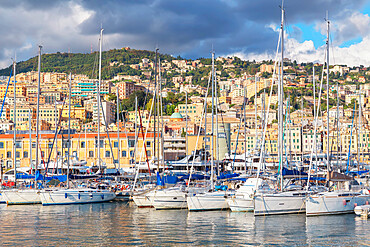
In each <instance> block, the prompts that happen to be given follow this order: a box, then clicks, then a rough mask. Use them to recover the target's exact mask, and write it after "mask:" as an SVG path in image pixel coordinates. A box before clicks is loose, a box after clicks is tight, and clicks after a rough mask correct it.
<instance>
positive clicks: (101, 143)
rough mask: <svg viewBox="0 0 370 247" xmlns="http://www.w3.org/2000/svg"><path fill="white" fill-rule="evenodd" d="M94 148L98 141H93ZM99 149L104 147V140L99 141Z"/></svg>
mask: <svg viewBox="0 0 370 247" xmlns="http://www.w3.org/2000/svg"><path fill="white" fill-rule="evenodd" d="M95 146H96V147H97V146H98V140H97V139H96V140H95ZM100 147H101V148H102V147H104V140H100Z"/></svg>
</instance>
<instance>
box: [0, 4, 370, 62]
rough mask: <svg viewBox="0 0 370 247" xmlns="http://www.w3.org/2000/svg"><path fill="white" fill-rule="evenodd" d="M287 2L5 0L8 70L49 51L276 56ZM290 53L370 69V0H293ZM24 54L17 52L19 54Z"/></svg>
mask: <svg viewBox="0 0 370 247" xmlns="http://www.w3.org/2000/svg"><path fill="white" fill-rule="evenodd" d="M281 4H282V3H281V0H151V1H150V0H104V1H102V0H29V1H27V0H1V5H0V18H1V25H0V68H3V67H6V66H8V65H10V64H11V61H12V60H11V59H13V58H14V57H16V59H17V61H22V60H27V59H29V58H30V57H33V56H36V55H37V52H38V51H37V50H38V45H39V44H41V45H42V46H43V52H44V53H55V52H81V53H88V52H90V51H91V50H93V51H96V50H97V49H98V39H99V32H100V28H101V27H103V28H104V38H103V49H104V50H109V49H114V48H122V47H127V46H129V47H131V48H133V49H145V50H154V49H155V48H156V47H158V48H159V50H160V52H161V53H166V54H171V55H173V56H177V55H181V56H182V57H184V58H191V59H195V58H200V57H210V51H211V50H212V47H213V49H214V50H215V52H216V56H233V55H236V56H239V57H240V58H242V59H248V60H256V61H260V60H265V59H274V57H275V53H276V47H277V44H278V39H279V28H280V20H281V9H280V6H281ZM284 9H285V17H284V18H285V25H286V30H285V42H284V44H285V57H288V58H289V59H291V60H297V61H298V62H323V61H324V59H325V58H324V57H325V52H324V51H325V40H326V21H325V18H326V13H328V17H329V20H330V43H331V45H330V51H329V54H330V55H329V58H330V64H345V65H348V66H358V65H364V66H370V28H369V27H370V17H369V13H370V0H310V1H304V0H285V2H284ZM15 54H16V55H15Z"/></svg>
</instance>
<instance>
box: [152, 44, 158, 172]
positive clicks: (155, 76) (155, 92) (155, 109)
mask: <svg viewBox="0 0 370 247" xmlns="http://www.w3.org/2000/svg"><path fill="white" fill-rule="evenodd" d="M157 59H158V48H156V49H155V62H154V99H153V101H154V115H153V117H154V145H153V147H154V152H153V161H154V162H155V158H156V157H155V156H156V141H157V137H156V115H157V114H156V112H157V108H156V101H157ZM157 172H159V160H158V163H157Z"/></svg>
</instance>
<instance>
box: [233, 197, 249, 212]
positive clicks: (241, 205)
mask: <svg viewBox="0 0 370 247" xmlns="http://www.w3.org/2000/svg"><path fill="white" fill-rule="evenodd" d="M226 201H227V204H228V205H229V208H230V210H231V211H232V212H252V211H253V210H254V202H253V198H250V197H244V196H235V197H231V198H227V199H226Z"/></svg>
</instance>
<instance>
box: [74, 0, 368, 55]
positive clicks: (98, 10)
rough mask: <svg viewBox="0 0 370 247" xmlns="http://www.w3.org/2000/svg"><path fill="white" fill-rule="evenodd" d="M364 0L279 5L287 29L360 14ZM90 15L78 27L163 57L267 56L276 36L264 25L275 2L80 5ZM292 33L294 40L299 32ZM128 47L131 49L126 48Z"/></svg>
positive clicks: (273, 19)
mask: <svg viewBox="0 0 370 247" xmlns="http://www.w3.org/2000/svg"><path fill="white" fill-rule="evenodd" d="M364 2H365V1H364V0H358V1H350V0H312V1H293V0H292V1H285V4H284V7H285V9H286V12H287V13H286V16H287V20H288V21H289V23H288V24H293V23H295V22H304V23H310V24H312V23H315V22H317V21H323V19H324V17H325V12H326V10H328V11H329V14H330V16H336V15H338V14H339V13H341V11H343V9H346V8H355V9H356V8H360V7H361V6H362V5H363V3H364ZM81 4H82V5H83V6H84V7H85V8H87V9H91V10H94V11H95V14H94V15H93V16H91V17H90V18H89V19H88V20H86V21H85V22H84V23H83V24H82V25H81V26H80V30H81V32H82V33H86V34H92V33H94V32H95V33H96V31H97V28H96V27H97V26H99V23H103V25H104V26H105V27H106V28H105V31H106V32H107V33H119V34H126V35H131V36H133V37H136V38H137V41H136V42H137V44H141V45H143V46H144V47H145V48H146V49H153V48H154V47H155V46H156V45H159V46H160V47H161V50H162V51H164V52H168V53H172V54H176V53H180V54H182V55H184V56H191V57H197V56H209V50H210V49H211V46H212V44H213V45H214V47H215V49H216V50H217V51H218V52H219V54H228V53H231V52H238V51H249V52H255V53H258V52H261V51H266V50H268V51H272V50H273V49H274V47H275V45H276V43H275V42H271V39H273V40H274V41H275V40H276V38H275V37H276V33H274V32H272V30H271V29H270V28H266V25H268V24H277V25H278V24H279V22H280V9H279V5H281V1H279V0H258V1H255V0H247V1H246V0H225V1H220V0H219V1H216V0H202V1H199V0H177V1H173V0H155V1H145V0H142V1H118V0H117V1H108V2H106V3H105V4H102V2H101V1H97V0H95V1H87V0H86V1H82V2H81ZM293 31H297V32H294V33H292V34H293V35H296V36H297V35H300V34H299V30H295V29H293ZM130 45H134V46H135V44H132V43H131V44H130Z"/></svg>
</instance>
